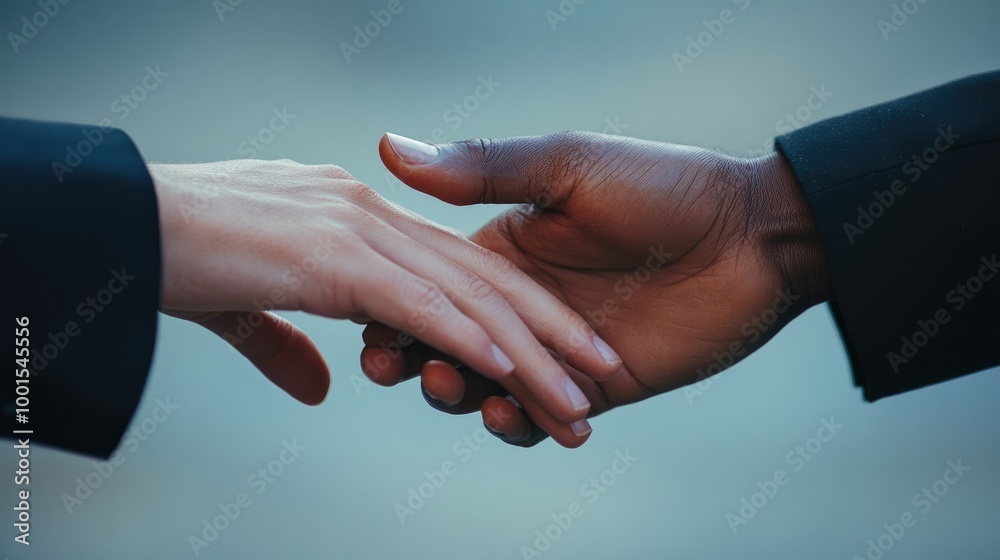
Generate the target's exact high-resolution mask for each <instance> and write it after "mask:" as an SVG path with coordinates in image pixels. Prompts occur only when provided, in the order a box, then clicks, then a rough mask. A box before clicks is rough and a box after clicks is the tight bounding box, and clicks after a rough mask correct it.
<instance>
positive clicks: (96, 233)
mask: <svg viewBox="0 0 1000 560" xmlns="http://www.w3.org/2000/svg"><path fill="white" fill-rule="evenodd" d="M0 181H2V186H0V233H2V234H3V235H0V263H2V267H3V273H2V275H0V289H2V298H0V301H2V306H3V312H2V314H0V322H3V323H5V326H4V329H3V331H4V332H5V333H6V334H5V335H4V336H3V337H2V340H0V351H2V352H3V353H4V354H6V355H7V363H8V364H10V361H11V360H12V358H14V361H15V362H16V360H17V356H15V354H16V350H15V348H16V347H17V346H16V344H18V342H17V340H19V339H22V338H24V337H22V336H15V335H16V334H17V333H16V329H17V328H19V326H18V325H17V324H16V320H17V319H18V318H21V317H27V320H28V322H29V323H28V327H27V330H28V337H27V338H28V339H29V341H30V343H29V348H30V360H29V364H28V369H29V370H30V375H29V376H28V379H29V382H28V385H27V386H28V393H27V395H26V397H27V399H28V402H27V406H26V407H21V406H20V405H23V404H25V402H24V400H21V401H20V403H19V402H18V401H17V400H16V399H17V397H18V396H19V395H18V394H17V392H16V391H17V389H16V388H15V382H16V379H18V378H16V377H12V376H11V375H9V369H8V374H5V376H4V378H3V381H2V382H0V386H2V389H0V406H2V417H3V419H4V426H5V428H4V431H3V434H2V435H4V436H7V437H11V436H12V435H13V430H16V429H30V430H32V431H33V433H32V434H30V435H17V436H16V437H20V438H23V437H29V438H31V440H32V441H33V442H42V443H47V444H50V445H54V446H58V447H62V448H65V449H68V450H72V451H76V452H80V453H86V454H89V455H95V456H99V457H107V456H108V455H110V454H111V452H112V451H113V450H114V449H115V447H116V446H117V445H118V443H119V441H120V439H121V437H122V434H123V432H124V431H125V429H126V427H127V426H128V424H129V422H130V420H131V418H132V415H133V413H134V412H135V409H136V406H137V404H138V402H139V398H140V396H141V394H142V390H143V386H144V385H145V382H146V375H147V372H148V370H149V366H150V361H151V359H152V354H153V341H154V338H155V335H156V321H157V307H158V303H159V292H160V233H159V220H158V213H157V206H156V196H155V193H154V191H153V185H152V181H151V179H150V177H149V173H148V172H147V170H146V166H145V164H144V163H143V161H142V158H141V157H140V155H139V152H138V151H137V150H136V148H135V146H134V145H133V144H132V141H131V140H130V139H129V138H128V136H126V135H125V133H123V132H121V131H119V130H114V129H111V128H102V127H83V126H77V125H66V124H50V123H38V122H30V121H20V120H10V119H0ZM21 334H23V332H22V333H21ZM21 365H23V362H22V364H21ZM16 366H17V367H16V371H17V370H20V365H17V364H16ZM8 368H9V365H8ZM23 391H24V389H21V392H23ZM22 396H23V395H22ZM17 408H27V409H28V411H27V413H26V414H25V416H27V420H28V421H27V423H20V422H18V421H17V418H16V414H17V410H16V409H17Z"/></svg>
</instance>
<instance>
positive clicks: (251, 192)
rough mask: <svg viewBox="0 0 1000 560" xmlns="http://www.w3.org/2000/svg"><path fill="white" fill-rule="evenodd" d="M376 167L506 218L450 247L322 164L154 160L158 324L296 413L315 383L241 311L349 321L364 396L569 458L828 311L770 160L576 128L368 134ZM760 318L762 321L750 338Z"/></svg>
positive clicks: (314, 356)
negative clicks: (279, 396)
mask: <svg viewBox="0 0 1000 560" xmlns="http://www.w3.org/2000/svg"><path fill="white" fill-rule="evenodd" d="M379 153H380V155H381V157H382V161H383V162H384V163H385V165H386V167H387V168H388V169H389V170H390V171H391V172H392V173H393V174H395V175H396V176H397V177H398V178H399V179H400V180H402V181H403V182H404V183H406V184H407V185H409V186H410V187H412V188H414V189H416V190H419V191H421V192H424V193H427V194H430V195H432V196H434V197H437V198H439V199H441V200H443V201H445V202H448V203H451V204H455V205H470V204H505V205H510V208H509V209H508V210H507V211H506V212H504V213H503V214H501V215H500V216H499V217H497V218H495V219H494V220H492V221H491V222H489V223H488V224H486V225H485V226H484V227H483V228H482V229H480V230H479V231H478V232H476V233H474V234H473V235H472V236H470V237H468V238H466V237H464V236H462V235H460V234H459V233H457V232H455V231H454V230H451V229H449V228H447V227H443V226H441V225H438V224H435V223H432V222H430V221H428V220H426V219H424V218H422V217H420V216H418V215H416V214H414V213H412V212H410V211H408V210H406V209H403V208H400V207H398V206H396V205H394V204H393V203H391V202H389V201H387V200H385V199H383V198H382V197H381V196H379V195H378V194H377V193H375V192H374V191H373V190H371V189H370V188H368V187H367V186H365V185H364V184H362V183H361V182H359V181H357V180H356V179H355V178H354V177H353V176H351V175H350V174H349V173H348V172H346V171H345V170H343V169H342V168H340V167H336V166H333V165H317V166H309V165H302V164H298V163H295V162H292V161H287V160H284V161H274V162H269V161H260V160H243V161H229V162H219V163H210V164H191V165H187V164H180V165H179V164H151V165H150V166H149V170H150V174H151V176H152V178H153V182H154V185H155V188H156V193H157V198H158V200H159V213H160V223H161V232H162V249H163V284H162V292H161V294H162V296H161V308H162V310H163V311H164V312H165V313H168V314H171V315H174V316H177V317H181V318H185V319H189V320H191V321H194V322H196V323H199V324H201V325H203V326H204V327H206V328H208V329H209V330H211V331H213V332H215V333H216V334H218V335H220V336H222V337H224V338H226V339H227V340H228V341H230V342H231V343H233V345H234V346H235V347H236V349H237V350H238V351H239V352H240V353H242V354H243V355H244V356H245V357H246V358H247V359H249V360H250V361H251V362H252V363H253V364H254V365H255V366H256V367H257V368H258V369H259V370H260V371H261V372H263V373H264V375H265V376H267V377H268V378H269V379H270V380H271V381H273V382H274V383H275V384H276V385H278V386H279V387H281V388H282V389H284V390H285V391H287V392H288V393H289V394H290V395H292V396H293V397H295V398H296V399H298V400H300V401H302V402H304V403H308V404H318V403H319V402H321V401H322V400H323V398H324V397H325V396H326V393H327V391H328V389H329V385H330V374H329V370H328V368H327V366H326V364H325V362H324V360H323V358H322V357H321V355H320V354H319V352H318V350H317V349H316V347H315V345H314V344H313V343H312V341H310V340H309V339H308V337H307V336H306V335H305V334H304V333H303V332H302V331H301V330H299V329H297V328H296V327H295V326H293V325H292V324H290V323H289V322H288V321H286V320H284V319H283V318H281V317H278V316H277V315H274V314H272V313H269V312H259V311H257V309H258V308H259V307H260V302H262V301H264V302H267V303H268V306H267V307H269V308H270V307H273V308H274V309H280V310H301V311H306V312H309V313H314V314H318V315H323V316H326V317H331V318H337V319H350V320H351V321H354V322H356V323H359V324H365V325H367V327H366V328H365V331H364V335H363V338H364V344H365V346H364V349H363V350H362V351H361V364H362V369H363V371H364V373H365V374H366V375H367V376H368V377H369V378H370V379H372V381H374V382H375V383H378V384H380V385H385V386H391V385H395V384H397V383H399V382H401V381H405V380H408V379H411V378H413V377H415V376H417V375H420V377H421V381H422V387H423V393H424V396H425V398H426V400H427V402H428V403H429V404H430V405H431V406H433V407H435V408H437V409H439V410H442V411H445V412H449V413H454V414H464V413H470V412H475V411H480V412H481V414H482V415H483V420H484V423H485V425H486V426H487V428H488V429H489V430H490V431H491V432H492V433H494V434H495V435H497V436H498V437H500V438H501V439H503V440H504V441H506V442H508V443H511V444H514V445H520V446H530V445H534V444H535V443H537V442H539V441H541V440H542V439H544V438H545V437H547V436H552V438H553V439H555V440H556V441H557V442H558V443H559V444H561V445H563V446H566V447H577V446H579V445H581V444H583V443H584V442H585V441H586V440H587V438H588V437H589V434H590V433H591V426H590V424H589V422H588V418H589V417H591V416H594V415H597V414H600V413H602V412H605V411H607V410H609V409H611V408H614V407H616V406H620V405H623V404H628V403H631V402H635V401H639V400H642V399H646V398H648V397H651V396H653V395H656V394H659V393H663V392H666V391H670V390H673V389H676V388H679V387H682V386H684V385H688V384H691V383H694V382H697V381H699V380H700V379H701V378H704V377H705V376H706V375H710V374H714V373H717V372H718V371H720V370H721V369H722V368H723V367H725V366H728V365H731V364H732V363H734V362H735V361H736V360H739V359H741V358H743V357H745V356H746V355H748V354H749V352H752V351H753V350H755V349H756V348H757V347H759V346H760V345H762V344H763V343H764V342H766V341H767V340H768V339H769V338H770V337H771V336H773V335H774V334H775V333H776V332H777V331H778V330H780V328H781V327H783V326H784V325H785V324H787V323H788V322H789V321H791V320H792V319H793V318H794V317H796V316H797V315H798V314H800V313H801V312H802V311H804V310H805V309H807V308H808V307H810V306H812V305H814V304H816V303H819V302H822V301H825V300H826V299H827V298H828V296H829V291H830V290H829V280H828V274H827V271H826V264H825V261H824V256H823V252H822V249H821V247H820V243H819V238H818V235H817V232H816V226H815V223H814V221H813V218H812V215H811V213H810V210H809V207H808V205H807V204H806V201H805V197H804V195H803V193H802V191H801V190H800V187H799V186H798V185H797V184H796V182H795V179H794V177H793V175H792V173H791V171H790V169H789V167H788V164H787V163H786V162H785V161H784V159H783V156H781V155H780V154H777V153H773V154H770V155H767V156H764V157H761V158H757V159H738V158H733V157H729V156H726V155H722V154H719V153H715V152H712V151H709V150H704V149H700V148H695V147H690V146H681V145H675V144H665V143H657V142H648V141H641V140H635V139H629V138H623V137H617V136H606V135H600V134H591V133H560V134H555V135H550V136H544V137H532V138H507V139H500V140H482V139H480V140H469V141H464V142H456V143H451V144H444V145H437V146H432V145H428V144H424V143H421V142H417V141H415V140H411V139H408V138H404V137H401V136H396V135H393V134H387V135H386V136H385V137H383V138H382V140H381V143H380V145H379ZM219 177H226V178H227V179H226V180H225V181H221V182H220V181H219ZM209 190H210V191H211V193H212V197H211V199H210V200H208V201H207V203H205V204H202V205H201V207H199V210H198V212H197V213H191V212H190V211H185V209H186V208H187V209H189V208H190V204H191V201H192V200H194V199H195V198H196V197H198V196H200V195H201V193H204V192H207V191H209ZM776 294H779V295H780V294H787V295H788V297H786V298H785V299H784V300H783V301H784V302H785V303H784V304H783V305H782V306H781V312H780V313H776V312H774V304H775V297H776ZM760 317H766V319H767V322H768V328H767V329H758V331H756V332H757V336H753V337H749V338H748V337H747V336H746V333H745V332H744V331H745V329H744V328H743V326H744V325H746V324H747V322H748V321H753V320H754V319H755V318H760ZM248 324H249V325H251V326H252V327H253V328H252V329H243V330H244V331H248V332H244V333H242V334H240V335H239V336H238V337H234V336H233V335H234V333H236V332H237V331H238V330H239V329H240V327H241V326H244V327H245V326H246V325H248ZM244 335H245V336H244ZM720 355H726V356H734V358H733V359H729V360H727V361H726V363H725V364H723V365H722V366H720V365H719V364H718V360H717V358H716V357H717V356H720ZM706 372H708V373H706Z"/></svg>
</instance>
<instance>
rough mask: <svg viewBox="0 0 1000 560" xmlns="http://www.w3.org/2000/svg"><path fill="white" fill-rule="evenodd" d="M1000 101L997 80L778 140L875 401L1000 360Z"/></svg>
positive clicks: (974, 80)
mask: <svg viewBox="0 0 1000 560" xmlns="http://www.w3.org/2000/svg"><path fill="white" fill-rule="evenodd" d="M997 99H1000V73H997V72H993V73H988V74H982V75H978V76H973V77H970V78H966V79H963V80H959V81H956V82H952V83H949V84H946V85H944V86H941V87H938V88H935V89H932V90H928V91H925V92H921V93H917V94H915V95H911V96H909V97H905V98H902V99H898V100H895V101H892V102H889V103H884V104H881V105H877V106H874V107H870V108H867V109H862V110H860V111H856V112H854V113H850V114H848V115H845V116H842V117H837V118H833V119H830V120H826V121H823V122H820V123H817V124H815V125H812V126H809V127H807V128H803V129H800V130H797V131H795V132H792V133H790V134H786V135H784V136H781V137H779V138H777V139H776V144H777V148H778V150H779V151H780V152H781V153H782V154H783V155H784V156H785V158H786V159H787V161H788V162H789V164H790V165H791V168H792V170H793V172H794V174H795V176H796V178H797V179H798V182H799V184H800V185H801V187H802V189H803V191H804V193H805V196H806V199H807V201H808V203H809V206H810V208H811V209H812V213H813V216H814V217H815V219H816V224H817V227H818V230H819V234H820V238H821V242H822V245H823V249H824V252H825V254H826V258H827V262H828V266H829V269H830V275H831V277H830V280H831V285H832V289H833V294H834V297H833V301H832V302H831V307H832V310H833V315H834V317H835V319H836V322H837V325H838V327H839V329H840V332H841V335H842V337H843V339H844V342H845V345H846V347H847V350H848V353H849V356H850V361H851V364H852V366H853V370H854V377H855V382H856V384H858V385H860V386H861V387H862V388H863V390H864V395H865V398H866V399H867V400H869V401H874V400H877V399H879V398H882V397H886V396H890V395H894V394H898V393H902V392H905V391H908V390H911V389H915V388H918V387H923V386H925V385H929V384H932V383H937V382H940V381H945V380H948V379H952V378H955V377H958V376H960V375H964V374H967V373H971V372H975V371H978V370H981V369H984V368H987V367H989V366H991V365H995V364H997V363H998V362H1000V351H998V349H997V344H996V341H997V340H998V339H1000V338H998V335H1000V328H998V323H1000V322H998V321H996V320H995V313H996V310H997V309H1000V272H998V271H997V270H995V269H996V265H995V264H994V263H996V260H995V256H994V255H996V254H997V253H998V252H1000V232H998V229H997V226H996V209H997V208H998V207H1000V194H998V193H1000V190H998V189H997V188H996V185H998V184H1000V174H998V171H997V167H996V163H995V162H996V161H997V158H998V157H1000V144H998V142H997V140H998V134H1000V108H998V104H997V103H996V100H997ZM994 277H996V278H994ZM991 283H992V284H991ZM967 284H968V285H969V286H968V288H967V290H971V289H972V288H978V289H977V290H976V293H975V294H974V296H975V297H974V298H967V297H966V296H965V295H963V294H962V292H961V288H960V286H965V285H967Z"/></svg>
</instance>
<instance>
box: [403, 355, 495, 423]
mask: <svg viewBox="0 0 1000 560" xmlns="http://www.w3.org/2000/svg"><path fill="white" fill-rule="evenodd" d="M420 386H421V390H422V392H423V394H424V400H426V401H427V404H429V405H431V406H432V407H434V408H436V409H438V410H440V411H442V412H447V413H448V414H468V413H470V412H478V411H479V409H480V407H481V406H482V404H483V401H485V400H486V399H487V398H489V397H492V396H497V395H500V396H503V395H506V394H507V389H504V388H503V386H502V385H500V384H499V383H497V382H496V381H493V380H491V379H486V378H485V377H483V376H481V375H479V374H477V373H475V372H472V371H470V370H469V369H468V368H466V367H465V366H461V365H459V366H457V367H456V366H452V365H451V364H448V363H445V362H440V361H431V362H428V363H427V364H425V365H424V368H423V370H422V371H421V373H420Z"/></svg>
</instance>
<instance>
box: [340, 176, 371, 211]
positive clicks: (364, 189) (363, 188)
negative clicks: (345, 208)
mask: <svg viewBox="0 0 1000 560" xmlns="http://www.w3.org/2000/svg"><path fill="white" fill-rule="evenodd" d="M338 188H339V189H341V191H342V192H343V194H344V197H345V198H347V199H348V200H350V201H351V202H353V203H355V204H358V205H368V204H372V203H375V202H376V201H379V200H381V198H382V197H381V196H379V194H378V193H376V192H375V190H374V189H372V188H371V187H369V186H368V185H366V184H364V183H362V182H361V181H357V180H353V179H351V180H348V181H347V182H345V183H342V184H340V185H338Z"/></svg>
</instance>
